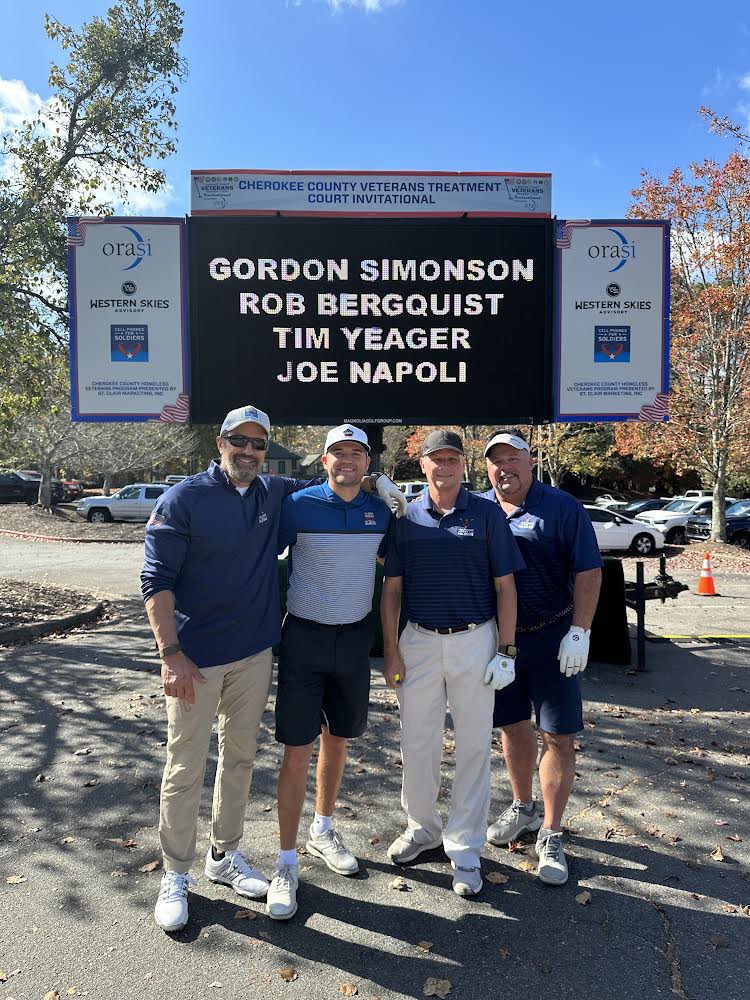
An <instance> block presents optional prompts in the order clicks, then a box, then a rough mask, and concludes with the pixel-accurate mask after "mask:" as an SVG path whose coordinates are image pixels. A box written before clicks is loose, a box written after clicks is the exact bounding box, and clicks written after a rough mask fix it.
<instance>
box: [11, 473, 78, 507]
mask: <svg viewBox="0 0 750 1000" xmlns="http://www.w3.org/2000/svg"><path fill="white" fill-rule="evenodd" d="M38 499H39V480H38V479H30V478H29V477H28V476H21V475H19V474H18V473H17V472H13V471H12V470H11V469H0V503H28V504H33V503H36V502H37V500H38ZM62 499H63V491H62V489H61V488H60V484H59V483H58V482H57V480H53V482H52V503H60V501H61V500H62Z"/></svg>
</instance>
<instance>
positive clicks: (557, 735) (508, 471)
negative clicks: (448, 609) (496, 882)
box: [484, 428, 602, 885]
mask: <svg viewBox="0 0 750 1000" xmlns="http://www.w3.org/2000/svg"><path fill="white" fill-rule="evenodd" d="M484 454H485V457H486V459H487V475H488V477H489V480H490V482H491V483H492V487H491V489H489V490H488V491H487V493H485V494H484V496H485V497H487V499H488V500H494V501H495V502H496V503H497V504H498V506H499V507H500V509H501V510H502V511H503V512H504V513H505V516H506V518H507V520H508V524H509V525H510V530H511V531H512V532H513V535H514V537H515V539H516V542H517V543H518V547H519V549H520V551H521V555H522V556H523V560H524V562H525V563H526V568H525V569H523V570H520V571H519V572H517V573H516V590H517V592H518V625H517V627H516V635H517V644H518V658H517V660H516V678H515V680H514V682H513V683H512V684H511V685H509V686H508V687H506V688H505V689H504V690H503V691H498V692H497V694H496V695H495V715H494V720H493V721H494V725H495V726H499V727H501V729H502V740H503V753H504V755H505V763H506V766H507V768H508V775H509V777H510V782H511V788H512V793H513V801H512V802H511V804H510V805H509V806H508V808H507V809H505V810H504V812H503V813H502V814H501V815H500V817H499V818H498V820H497V821H496V822H495V823H493V824H492V825H491V826H490V827H489V829H488V830H487V839H488V840H489V841H490V843H492V844H498V845H503V844H507V843H509V842H510V841H513V840H516V839H517V838H518V837H520V836H521V835H522V834H524V833H527V832H535V831H538V833H537V841H536V852H537V855H538V858H539V878H540V879H541V881H542V882H545V883H546V884H548V885H562V884H563V883H565V882H566V881H567V878H568V865H567V862H566V860H565V853H564V851H563V843H562V825H561V824H562V817H563V812H564V810H565V806H566V805H567V802H568V798H569V796H570V793H571V791H572V788H573V781H574V780H575V749H574V735H575V733H577V732H578V731H579V730H580V729H582V728H583V715H582V708H581V689H580V684H579V677H578V675H579V674H580V673H582V672H583V670H584V669H585V668H586V662H587V660H588V651H589V635H590V632H591V622H592V620H593V617H594V612H595V611H596V605H597V601H598V599H599V587H600V584H601V565H602V560H601V556H600V554H599V546H598V544H597V541H596V535H595V534H594V529H593V527H592V525H591V521H590V520H589V517H588V515H587V514H586V511H585V510H584V509H583V507H582V506H581V504H580V503H578V501H577V500H575V499H574V498H573V497H572V496H570V495H569V494H568V493H565V492H563V491H562V490H558V489H555V488H554V487H552V486H547V485H546V484H544V483H541V482H539V480H538V479H535V478H534V472H533V462H532V458H531V451H530V448H529V445H528V442H527V441H526V439H525V438H524V436H523V434H522V433H521V431H519V430H518V429H517V428H511V429H508V430H501V431H498V433H497V434H495V435H494V436H493V437H492V438H491V440H490V441H488V443H487V447H486V448H485V452H484ZM532 709H533V711H534V714H535V717H536V725H537V727H538V729H539V730H540V732H541V734H542V744H543V749H542V758H541V761H540V764H539V782H540V785H541V792H542V804H543V810H542V809H540V808H539V803H538V802H537V801H536V800H535V799H534V797H533V785H532V782H533V777H534V769H535V767H536V758H537V736H536V732H535V731H534V729H533V728H532V726H531V723H530V716H531V714H532Z"/></svg>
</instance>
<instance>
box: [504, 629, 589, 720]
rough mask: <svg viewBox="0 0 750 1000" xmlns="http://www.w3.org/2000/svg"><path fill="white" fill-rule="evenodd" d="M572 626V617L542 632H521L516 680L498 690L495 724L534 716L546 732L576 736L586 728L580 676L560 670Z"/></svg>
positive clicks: (518, 641)
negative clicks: (563, 646) (561, 652)
mask: <svg viewBox="0 0 750 1000" xmlns="http://www.w3.org/2000/svg"><path fill="white" fill-rule="evenodd" d="M569 628H570V620H569V619H564V620H563V621H562V622H560V623H559V624H557V623H556V624H555V625H549V626H548V627H547V628H542V629H539V631H538V632H521V633H520V634H518V635H517V637H516V645H517V646H518V656H517V658H516V679H515V680H514V681H513V683H512V684H509V685H508V687H507V688H503V690H502V691H497V692H495V713H494V716H493V722H492V724H493V725H494V726H496V727H497V726H512V725H513V723H515V722H523V721H524V720H525V719H529V718H530V717H531V709H532V706H533V708H534V712H535V714H536V724H537V726H538V728H539V729H541V730H543V731H544V732H545V733H552V734H555V735H566V734H568V735H572V734H573V733H577V732H580V730H581V729H583V708H582V705H581V685H580V683H579V675H578V674H575V675H574V676H573V677H566V676H565V674H561V673H560V661H559V660H558V659H557V653H558V650H559V649H560V642H561V641H562V638H563V636H564V635H565V634H566V633H567V631H568V629H569Z"/></svg>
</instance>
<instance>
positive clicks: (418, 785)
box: [397, 619, 497, 868]
mask: <svg viewBox="0 0 750 1000" xmlns="http://www.w3.org/2000/svg"><path fill="white" fill-rule="evenodd" d="M399 649H400V651H401V656H402V658H403V661H404V665H405V667H406V677H405V678H404V682H403V684H402V685H401V687H400V688H397V695H398V702H399V708H400V714H401V758H402V760H403V765H404V768H403V785H402V789H401V804H402V806H403V807H404V809H405V810H406V813H407V816H408V819H409V829H410V830H411V831H412V835H413V837H414V839H415V840H416V841H417V842H418V843H426V842H428V841H431V840H435V839H437V838H438V837H439V836H440V833H441V831H442V825H443V824H442V820H441V817H440V814H439V813H438V811H437V801H438V793H439V791H440V763H441V760H442V756H443V730H444V728H445V709H446V702H447V705H448V707H449V708H450V713H451V716H452V717H453V730H454V736H455V743H456V750H455V759H456V772H455V778H454V780H453V795H452V798H451V805H450V811H449V813H448V822H447V824H446V827H445V832H444V834H443V846H444V847H445V853H446V854H447V855H448V857H449V858H450V859H451V861H453V862H455V864H456V865H460V866H461V867H464V868H476V867H478V866H479V859H480V854H481V851H482V848H483V847H484V843H485V839H486V833H487V815H488V812H489V806H490V746H491V740H492V711H493V708H494V705H495V692H494V691H493V690H492V688H489V687H487V686H486V685H485V684H484V672H485V669H486V667H487V664H488V663H489V662H490V660H491V659H492V657H493V656H494V655H495V653H496V652H497V625H496V623H495V620H494V619H490V620H489V621H487V622H485V623H484V624H483V625H479V626H477V628H475V629H471V630H467V631H466V632H458V633H457V634H455V635H440V634H439V633H437V632H429V631H427V630H426V629H423V628H420V627H419V626H418V625H413V624H412V623H411V622H409V623H408V624H407V626H406V628H405V629H404V631H403V633H402V635H401V639H400V641H399Z"/></svg>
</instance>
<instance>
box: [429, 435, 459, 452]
mask: <svg viewBox="0 0 750 1000" xmlns="http://www.w3.org/2000/svg"><path fill="white" fill-rule="evenodd" d="M442 448H450V449H451V451H457V452H458V453H459V455H463V453H464V445H463V441H462V440H461V438H460V437H459V436H458V434H456V432H455V431H430V433H429V434H428V435H427V437H426V438H425V439H424V441H423V442H422V455H431V454H432V453H433V451H440V450H441V449H442Z"/></svg>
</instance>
